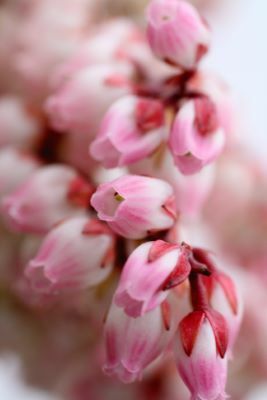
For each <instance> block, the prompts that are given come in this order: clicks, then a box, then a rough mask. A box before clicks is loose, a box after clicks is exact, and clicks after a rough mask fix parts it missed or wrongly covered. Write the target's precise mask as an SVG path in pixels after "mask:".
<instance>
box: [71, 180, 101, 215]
mask: <svg viewBox="0 0 267 400" xmlns="http://www.w3.org/2000/svg"><path fill="white" fill-rule="evenodd" d="M93 192H94V188H93V186H92V185H91V184H89V183H88V182H86V181H85V180H84V179H83V178H81V177H77V178H75V179H73V180H72V181H71V183H70V185H69V189H68V193H67V196H68V199H69V201H71V203H73V204H75V205H77V206H78V207H85V208H86V207H88V206H89V204H90V199H91V196H92V194H93Z"/></svg>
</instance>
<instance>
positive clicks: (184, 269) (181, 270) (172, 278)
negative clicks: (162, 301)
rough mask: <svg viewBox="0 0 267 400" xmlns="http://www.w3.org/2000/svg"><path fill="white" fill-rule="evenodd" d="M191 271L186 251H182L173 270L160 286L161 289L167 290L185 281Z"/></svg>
mask: <svg viewBox="0 0 267 400" xmlns="http://www.w3.org/2000/svg"><path fill="white" fill-rule="evenodd" d="M190 272H191V266H190V263H189V261H188V257H187V254H186V253H182V254H181V255H180V257H179V260H178V262H177V264H176V267H175V268H174V270H173V271H172V272H171V273H170V275H169V276H168V277H167V279H166V280H165V282H164V283H163V284H162V286H161V290H169V289H172V288H173V287H175V286H177V285H180V283H182V282H183V281H185V280H186V279H187V278H188V276H189V274H190Z"/></svg>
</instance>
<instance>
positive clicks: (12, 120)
mask: <svg viewBox="0 0 267 400" xmlns="http://www.w3.org/2000/svg"><path fill="white" fill-rule="evenodd" d="M41 131H42V128H41V121H39V120H38V118H36V117H35V116H34V115H33V114H31V113H30V111H29V109H27V103H26V102H25V101H23V100H22V99H20V98H19V97H16V96H3V97H1V99H0V147H2V146H14V147H17V148H20V149H30V148H32V147H33V146H34V145H36V143H37V141H38V139H39V138H40V134H41Z"/></svg>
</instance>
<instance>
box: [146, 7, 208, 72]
mask: <svg viewBox="0 0 267 400" xmlns="http://www.w3.org/2000/svg"><path fill="white" fill-rule="evenodd" d="M147 19H148V27H147V36H148V41H149V44H150V46H151V48H152V50H153V52H154V54H155V55H156V56H157V57H159V58H161V59H163V60H164V61H167V62H168V63H170V64H174V65H177V66H180V67H182V68H184V69H193V68H194V67H195V66H196V64H197V63H198V61H199V60H200V59H201V58H202V57H203V55H204V54H205V53H206V52H207V50H208V47H209V43H210V31H209V28H208V26H207V24H206V23H205V21H204V20H203V19H202V18H201V17H200V15H199V14H198V12H197V10H196V9H195V8H194V7H193V6H192V5H191V4H188V3H187V2H186V1H181V0H153V1H151V3H150V5H149V7H148V10H147Z"/></svg>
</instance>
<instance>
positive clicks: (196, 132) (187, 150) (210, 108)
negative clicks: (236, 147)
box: [169, 97, 225, 175]
mask: <svg viewBox="0 0 267 400" xmlns="http://www.w3.org/2000/svg"><path fill="white" fill-rule="evenodd" d="M224 143H225V134H224V130H223V129H222V127H221V126H220V125H219V121H218V116H217V111H216V107H215V105H214V103H213V102H212V101H211V100H209V99H208V98H206V97H200V98H197V99H195V100H189V101H187V102H185V103H184V104H183V105H182V106H181V108H180V110H179V111H178V113H177V115H176V117H175V120H174V123H173V127H172V129H171V134H170V138H169V147H170V150H171V153H172V155H173V158H174V162H175V164H176V166H177V167H178V168H179V170H180V171H181V172H182V173H183V174H185V175H190V174H194V173H196V172H198V171H200V170H201V169H202V168H203V167H204V166H205V165H207V164H210V163H211V162H212V161H214V160H215V159H216V158H217V157H218V156H219V155H220V153H221V152H222V150H223V148H224Z"/></svg>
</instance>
